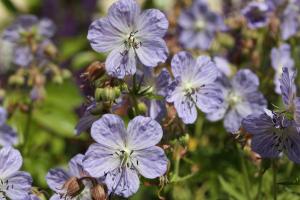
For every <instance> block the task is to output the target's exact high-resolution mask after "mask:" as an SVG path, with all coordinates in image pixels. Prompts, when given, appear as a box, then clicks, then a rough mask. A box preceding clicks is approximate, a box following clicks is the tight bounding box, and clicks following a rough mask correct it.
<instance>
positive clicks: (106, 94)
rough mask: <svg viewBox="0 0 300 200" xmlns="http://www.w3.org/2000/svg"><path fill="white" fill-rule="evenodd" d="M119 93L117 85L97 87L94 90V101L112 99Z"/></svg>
mask: <svg viewBox="0 0 300 200" xmlns="http://www.w3.org/2000/svg"><path fill="white" fill-rule="evenodd" d="M120 94H121V91H120V89H119V88H117V87H113V88H112V87H108V88H97V89H96V91H95V99H96V101H114V100H115V99H117V98H118V97H119V96H120Z"/></svg>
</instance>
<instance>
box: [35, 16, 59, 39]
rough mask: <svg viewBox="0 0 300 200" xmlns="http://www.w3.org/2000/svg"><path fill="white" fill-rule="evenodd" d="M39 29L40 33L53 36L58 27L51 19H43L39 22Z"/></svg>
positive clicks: (48, 36) (47, 36)
mask: <svg viewBox="0 0 300 200" xmlns="http://www.w3.org/2000/svg"><path fill="white" fill-rule="evenodd" d="M38 29H39V34H40V35H42V36H44V37H46V38H50V37H52V36H53V35H54V34H55V31H56V27H55V25H54V23H53V22H52V21H51V20H50V19H42V20H41V21H40V22H39V27H38Z"/></svg>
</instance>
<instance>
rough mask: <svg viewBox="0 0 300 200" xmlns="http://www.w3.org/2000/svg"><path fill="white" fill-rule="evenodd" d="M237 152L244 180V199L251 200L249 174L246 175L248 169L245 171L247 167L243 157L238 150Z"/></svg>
mask: <svg viewBox="0 0 300 200" xmlns="http://www.w3.org/2000/svg"><path fill="white" fill-rule="evenodd" d="M237 150H238V152H239V157H240V161H241V167H242V173H243V179H244V186H245V192H246V199H248V200H251V196H250V183H249V174H248V169H247V166H246V161H245V156H244V154H243V153H242V152H241V151H240V149H239V148H237Z"/></svg>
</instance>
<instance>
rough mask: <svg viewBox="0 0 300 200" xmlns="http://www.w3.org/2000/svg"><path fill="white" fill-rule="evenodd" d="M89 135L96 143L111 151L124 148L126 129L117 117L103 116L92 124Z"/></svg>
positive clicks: (111, 115) (112, 115)
mask: <svg viewBox="0 0 300 200" xmlns="http://www.w3.org/2000/svg"><path fill="white" fill-rule="evenodd" d="M91 135H92V137H93V139H94V140H95V141H96V142H97V143H99V144H101V145H103V146H106V147H108V148H111V149H120V148H123V147H124V146H125V144H124V142H125V137H126V129H125V125H124V122H123V120H122V119H121V118H120V117H119V116H118V115H114V114H105V115H103V116H102V117H101V118H100V119H99V120H97V121H95V122H94V123H93V125H92V128H91Z"/></svg>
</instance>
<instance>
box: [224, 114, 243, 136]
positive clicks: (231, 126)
mask: <svg viewBox="0 0 300 200" xmlns="http://www.w3.org/2000/svg"><path fill="white" fill-rule="evenodd" d="M241 122H242V117H241V116H240V115H239V114H238V112H237V111H236V110H235V109H231V110H230V111H229V112H228V113H227V114H226V115H225V118H224V127H225V129H226V130H227V131H228V132H231V133H236V132H237V131H238V130H239V129H240V126H241Z"/></svg>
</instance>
